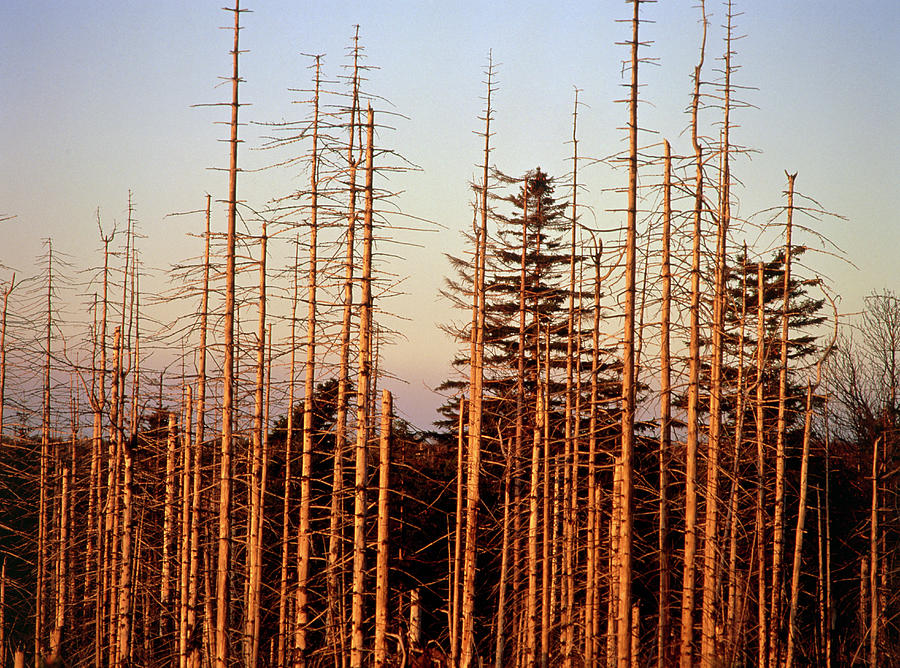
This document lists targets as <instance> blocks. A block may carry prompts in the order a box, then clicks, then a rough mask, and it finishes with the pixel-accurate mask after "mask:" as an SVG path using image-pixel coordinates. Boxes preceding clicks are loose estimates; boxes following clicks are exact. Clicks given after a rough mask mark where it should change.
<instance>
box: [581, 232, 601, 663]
mask: <svg viewBox="0 0 900 668" xmlns="http://www.w3.org/2000/svg"><path fill="white" fill-rule="evenodd" d="M601 254H602V247H601V246H600V245H598V246H597V248H596V250H595V253H594V258H593V259H594V307H593V311H594V313H593V323H592V327H591V397H590V406H589V407H588V473H587V486H588V488H587V494H588V498H587V527H586V529H587V530H586V534H587V546H586V547H587V554H586V559H585V573H586V580H587V582H586V583H585V588H586V591H585V603H584V610H585V615H584V660H585V664H586V665H589V666H590V665H593V664H594V663H595V661H599V659H600V656H599V653H600V598H601V596H600V589H601V580H600V569H599V562H600V532H599V531H598V530H597V523H598V517H599V516H600V513H599V512H598V510H599V503H600V498H599V495H600V492H599V489H598V485H597V393H598V387H597V386H598V383H599V378H598V368H599V363H600V359H599V358H600V351H599V347H600V256H601Z"/></svg>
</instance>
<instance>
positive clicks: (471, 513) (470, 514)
mask: <svg viewBox="0 0 900 668" xmlns="http://www.w3.org/2000/svg"><path fill="white" fill-rule="evenodd" d="M493 72H494V70H493V62H492V61H490V60H489V62H488V71H487V99H486V108H485V115H484V122H485V129H484V163H483V165H482V178H481V192H480V196H481V202H480V214H481V226H480V232H479V233H477V234H476V238H480V242H479V243H476V245H475V250H476V253H477V254H478V259H477V260H476V263H475V271H476V275H475V280H474V282H473V286H472V287H473V296H472V299H473V304H472V307H473V308H472V314H473V322H472V325H473V330H472V332H471V334H470V340H471V344H470V378H469V386H470V389H469V444H468V445H469V447H468V453H467V454H468V470H467V472H466V543H465V552H464V555H463V588H462V634H461V643H462V645H461V647H460V667H461V668H469V665H470V663H471V662H472V660H473V658H474V651H475V647H474V644H475V638H474V624H475V618H474V612H475V570H476V564H475V553H476V545H477V540H478V510H479V505H480V503H481V499H480V496H479V481H480V473H481V399H482V379H483V374H484V369H483V366H482V365H483V358H484V292H485V278H484V277H485V259H486V249H487V219H488V159H489V157H490V150H491V144H490V141H491V115H492V113H493V110H492V108H491V93H492V84H493Z"/></svg>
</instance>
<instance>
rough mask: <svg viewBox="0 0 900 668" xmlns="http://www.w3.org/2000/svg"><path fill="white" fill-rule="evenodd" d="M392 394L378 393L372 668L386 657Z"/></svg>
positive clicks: (381, 664)
mask: <svg viewBox="0 0 900 668" xmlns="http://www.w3.org/2000/svg"><path fill="white" fill-rule="evenodd" d="M392 413H393V407H392V399H391V393H390V392H388V391H387V390H384V391H383V392H382V395H381V437H380V439H379V453H378V457H379V464H378V538H377V541H378V548H377V549H378V551H377V555H376V558H375V657H374V658H375V668H383V666H384V665H385V661H386V659H387V619H388V598H389V596H388V593H389V589H388V548H389V545H388V531H389V529H390V514H389V507H388V503H389V494H390V473H391V440H392V434H391V429H392V426H391V419H392Z"/></svg>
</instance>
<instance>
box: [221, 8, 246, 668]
mask: <svg viewBox="0 0 900 668" xmlns="http://www.w3.org/2000/svg"><path fill="white" fill-rule="evenodd" d="M229 11H231V12H233V13H234V28H233V31H234V35H233V45H232V50H231V123H230V129H231V138H230V140H229V164H228V237H227V240H226V245H227V248H226V259H225V318H224V323H223V324H224V330H225V331H224V343H225V359H224V361H223V380H222V382H223V388H222V444H221V452H220V460H219V538H218V558H217V563H216V655H215V666H216V668H226V666H227V665H228V656H229V639H228V633H229V629H230V626H231V625H230V623H229V599H230V595H229V577H228V576H229V573H230V571H231V496H232V492H231V486H232V480H231V473H232V472H231V469H232V463H231V456H232V427H233V423H234V389H235V388H234V319H235V317H234V311H235V306H234V302H235V296H234V284H235V238H236V220H237V174H238V167H237V158H238V108H239V104H238V85H239V83H240V76H239V74H238V56H239V55H240V51H239V49H238V36H239V35H240V17H241V10H240V0H234V8H232V9H229Z"/></svg>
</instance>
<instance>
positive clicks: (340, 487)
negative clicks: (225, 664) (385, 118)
mask: <svg viewBox="0 0 900 668" xmlns="http://www.w3.org/2000/svg"><path fill="white" fill-rule="evenodd" d="M353 45H354V46H353V74H352V84H351V86H352V94H351V105H350V123H349V132H348V142H347V167H348V179H347V181H348V183H347V188H348V204H347V233H346V240H345V245H346V253H345V260H344V286H343V287H344V289H343V296H342V298H343V311H342V315H341V351H340V359H339V362H338V399H337V416H336V418H335V428H334V463H333V468H332V478H331V512H330V517H329V534H328V562H327V572H328V575H327V580H328V601H329V603H328V613H327V614H328V616H329V620H328V621H329V622H330V623H329V624H328V628H329V630H330V639H331V640H330V645H331V648H332V653H333V654H334V657H335V658H334V665H335V668H337V667H338V666H339V665H341V666H346V665H347V654H348V653H347V651H346V647H347V619H346V613H345V606H346V604H345V595H344V590H345V579H344V574H343V566H342V564H343V561H344V559H343V548H344V448H345V443H346V440H347V435H346V434H347V405H348V400H347V397H348V394H349V381H350V373H349V368H350V327H351V320H352V310H353V273H354V255H353V253H354V237H355V232H356V216H357V213H356V189H357V188H356V170H357V167H358V165H359V158H357V156H356V154H355V149H354V142H355V138H356V128H357V125H358V117H359V26H357V27H356V32H355V35H354V38H353Z"/></svg>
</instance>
